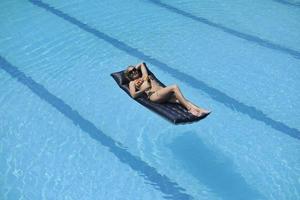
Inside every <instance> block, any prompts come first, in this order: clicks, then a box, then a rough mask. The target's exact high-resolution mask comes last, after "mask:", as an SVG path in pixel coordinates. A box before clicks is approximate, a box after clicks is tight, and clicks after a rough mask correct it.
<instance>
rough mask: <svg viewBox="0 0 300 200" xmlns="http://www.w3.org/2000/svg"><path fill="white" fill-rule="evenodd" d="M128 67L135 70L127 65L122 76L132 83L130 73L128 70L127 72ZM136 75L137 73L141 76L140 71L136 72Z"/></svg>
mask: <svg viewBox="0 0 300 200" xmlns="http://www.w3.org/2000/svg"><path fill="white" fill-rule="evenodd" d="M130 67H133V68H135V66H133V65H129V66H128V67H127V69H126V70H125V71H124V76H125V78H126V79H127V80H128V81H132V80H133V79H132V78H131V75H130V72H129V70H128V69H129V68H130ZM138 73H139V75H140V74H141V72H140V70H138Z"/></svg>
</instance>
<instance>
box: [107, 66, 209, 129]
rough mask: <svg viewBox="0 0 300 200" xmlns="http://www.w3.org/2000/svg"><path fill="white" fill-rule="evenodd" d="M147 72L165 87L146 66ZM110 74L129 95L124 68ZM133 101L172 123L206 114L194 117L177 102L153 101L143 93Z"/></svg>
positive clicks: (189, 121) (190, 120)
mask: <svg viewBox="0 0 300 200" xmlns="http://www.w3.org/2000/svg"><path fill="white" fill-rule="evenodd" d="M147 69H148V70H147V71H148V74H149V75H151V76H152V77H153V78H154V79H155V80H156V81H157V82H158V83H160V84H161V86H163V87H166V86H165V85H164V84H163V83H162V82H160V81H159V80H158V79H157V78H156V77H155V75H154V74H153V73H152V72H151V71H150V70H149V68H147ZM111 76H112V77H113V78H114V80H115V81H116V82H117V84H118V85H119V87H120V88H121V89H122V90H124V91H125V92H126V93H127V94H128V95H129V96H130V97H131V95H130V92H129V87H128V84H129V81H128V80H127V79H126V78H125V76H124V70H123V71H119V72H115V73H112V74H111ZM134 100H135V101H137V102H139V103H140V104H142V105H143V106H145V107H147V108H148V109H150V110H152V111H154V112H155V113H157V114H159V115H161V116H162V117H164V118H166V119H167V120H169V121H171V122H172V123H174V124H184V123H191V122H195V121H198V120H200V119H203V118H205V117H206V116H207V115H208V114H207V115H204V116H200V117H196V116H194V115H192V114H191V113H189V112H188V111H187V110H186V109H185V108H184V107H183V106H181V105H180V104H177V103H154V102H151V101H150V100H148V98H147V95H146V94H143V95H142V96H140V97H138V98H136V99H134Z"/></svg>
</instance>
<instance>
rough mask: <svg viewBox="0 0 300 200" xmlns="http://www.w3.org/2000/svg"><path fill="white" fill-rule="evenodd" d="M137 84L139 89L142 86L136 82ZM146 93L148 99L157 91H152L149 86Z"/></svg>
mask: <svg viewBox="0 0 300 200" xmlns="http://www.w3.org/2000/svg"><path fill="white" fill-rule="evenodd" d="M134 85H135V89H137V90H139V89H140V87H137V85H136V84H134ZM145 93H146V94H147V97H148V99H150V97H151V95H153V94H154V93H155V91H151V88H148V89H147V90H145Z"/></svg>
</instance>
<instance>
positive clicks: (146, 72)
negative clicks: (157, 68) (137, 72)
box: [135, 62, 148, 80]
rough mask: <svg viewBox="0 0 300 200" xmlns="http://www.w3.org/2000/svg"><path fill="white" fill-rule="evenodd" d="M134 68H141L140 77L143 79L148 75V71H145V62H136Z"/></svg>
mask: <svg viewBox="0 0 300 200" xmlns="http://www.w3.org/2000/svg"><path fill="white" fill-rule="evenodd" d="M135 67H136V69H141V71H142V78H143V80H145V79H146V78H147V77H148V71H147V66H146V63H144V62H142V63H140V64H137V65H136V66H135Z"/></svg>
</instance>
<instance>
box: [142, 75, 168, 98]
mask: <svg viewBox="0 0 300 200" xmlns="http://www.w3.org/2000/svg"><path fill="white" fill-rule="evenodd" d="M146 88H148V89H146ZM161 88H163V87H162V86H161V85H160V84H159V83H158V82H157V81H156V80H154V79H153V78H152V77H150V78H149V79H148V80H147V81H143V83H142V84H141V86H140V87H136V89H137V90H143V89H146V90H145V92H146V93H147V94H148V93H149V92H156V91H157V90H159V89H161Z"/></svg>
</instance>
